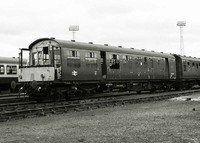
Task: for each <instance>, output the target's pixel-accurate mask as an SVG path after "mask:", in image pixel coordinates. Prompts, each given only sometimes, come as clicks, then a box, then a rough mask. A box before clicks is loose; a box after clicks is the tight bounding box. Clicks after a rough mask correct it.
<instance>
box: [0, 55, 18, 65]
mask: <svg viewBox="0 0 200 143" xmlns="http://www.w3.org/2000/svg"><path fill="white" fill-rule="evenodd" d="M0 63H7V64H18V63H19V58H15V57H0Z"/></svg>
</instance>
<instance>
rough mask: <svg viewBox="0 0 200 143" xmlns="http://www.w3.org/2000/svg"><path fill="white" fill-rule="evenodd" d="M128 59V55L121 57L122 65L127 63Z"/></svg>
mask: <svg viewBox="0 0 200 143" xmlns="http://www.w3.org/2000/svg"><path fill="white" fill-rule="evenodd" d="M129 60H130V57H129V56H128V55H123V63H128V61H129Z"/></svg>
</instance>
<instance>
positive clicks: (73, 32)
mask: <svg viewBox="0 0 200 143" xmlns="http://www.w3.org/2000/svg"><path fill="white" fill-rule="evenodd" d="M69 31H72V36H73V37H72V40H75V35H76V31H79V26H78V25H70V26H69Z"/></svg>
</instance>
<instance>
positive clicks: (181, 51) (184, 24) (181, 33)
mask: <svg viewBox="0 0 200 143" xmlns="http://www.w3.org/2000/svg"><path fill="white" fill-rule="evenodd" d="M177 26H179V27H180V55H182V56H183V55H184V42H183V26H186V22H185V21H178V22H177Z"/></svg>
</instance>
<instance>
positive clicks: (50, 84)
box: [18, 38, 200, 100]
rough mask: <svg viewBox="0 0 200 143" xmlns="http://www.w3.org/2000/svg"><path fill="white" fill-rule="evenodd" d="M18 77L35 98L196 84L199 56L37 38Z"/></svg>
mask: <svg viewBox="0 0 200 143" xmlns="http://www.w3.org/2000/svg"><path fill="white" fill-rule="evenodd" d="M25 51H28V52H29V59H28V60H29V64H28V65H27V66H23V64H22V63H21V64H20V67H19V76H18V80H19V82H20V83H22V84H23V90H24V91H25V92H27V93H28V94H29V95H30V97H32V98H35V99H37V100H43V99H55V98H56V99H58V98H62V97H65V98H71V97H74V96H75V97H76V96H90V95H92V94H94V93H99V92H105V91H114V90H118V91H119V90H120V91H136V92H137V93H140V92H141V91H144V90H148V91H155V90H172V89H180V88H181V89H182V88H191V87H192V86H194V85H196V84H200V59H197V58H192V57H184V56H180V55H175V54H165V53H158V52H153V51H151V52H150V51H145V50H136V49H133V48H132V49H128V48H122V47H121V46H119V47H114V46H109V45H107V44H105V45H97V44H93V43H92V42H90V43H82V42H75V41H73V40H72V41H66V40H58V39H54V38H41V39H38V40H36V41H34V42H33V43H31V44H30V46H29V47H28V48H27V49H21V54H20V55H21V57H20V59H21V60H20V61H23V53H24V52H25Z"/></svg>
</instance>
